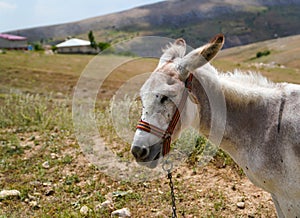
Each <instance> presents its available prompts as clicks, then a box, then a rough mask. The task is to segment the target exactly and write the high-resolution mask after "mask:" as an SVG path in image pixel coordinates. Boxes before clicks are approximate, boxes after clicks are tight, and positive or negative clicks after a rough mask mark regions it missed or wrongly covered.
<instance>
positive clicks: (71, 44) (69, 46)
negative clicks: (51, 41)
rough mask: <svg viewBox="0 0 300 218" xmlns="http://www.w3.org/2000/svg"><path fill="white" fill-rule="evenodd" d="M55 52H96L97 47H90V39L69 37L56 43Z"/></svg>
mask: <svg viewBox="0 0 300 218" xmlns="http://www.w3.org/2000/svg"><path fill="white" fill-rule="evenodd" d="M56 48H57V52H58V53H60V54H97V53H98V52H99V50H98V49H94V48H92V47H91V43H90V41H86V40H82V39H76V38H73V39H69V40H67V41H65V42H62V43H59V44H57V45H56Z"/></svg>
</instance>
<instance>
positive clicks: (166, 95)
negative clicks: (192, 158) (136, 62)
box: [131, 35, 224, 168]
mask: <svg viewBox="0 0 300 218" xmlns="http://www.w3.org/2000/svg"><path fill="white" fill-rule="evenodd" d="M223 43H224V36H223V35H217V36H215V37H214V38H213V39H212V40H211V41H210V42H209V43H208V44H206V45H204V46H202V47H200V48H198V49H195V50H193V51H192V52H190V53H188V54H187V55H185V52H186V44H185V41H184V40H183V39H178V40H176V41H175V42H174V43H173V44H171V45H170V46H169V47H167V49H166V50H164V53H163V55H162V56H161V58H160V60H159V63H158V66H157V68H156V69H155V70H154V72H153V73H152V74H151V76H150V77H149V79H148V80H147V81H146V82H145V84H144V85H143V86H142V88H141V91H140V96H141V100H142V104H143V111H142V117H141V122H140V124H139V126H138V128H137V130H136V133H135V136H134V140H133V143H132V146H131V152H132V154H133V155H134V157H135V159H136V161H137V162H138V163H139V164H142V165H145V166H147V167H149V168H154V167H156V166H157V164H158V162H159V159H160V158H161V157H163V156H164V155H165V154H166V153H168V152H169V147H168V146H169V144H170V141H171V137H172V140H174V139H176V138H178V136H179V135H180V132H181V129H182V125H181V124H182V122H181V121H182V120H184V119H185V117H184V116H185V114H184V111H186V110H187V107H186V106H185V100H186V99H184V98H185V97H184V96H185V95H187V94H184V93H185V92H186V93H187V91H186V85H185V84H186V80H187V78H188V77H189V75H190V73H191V72H193V71H194V70H196V69H197V68H199V67H201V66H203V65H204V64H206V63H207V62H209V61H210V60H211V59H212V58H213V57H215V55H216V54H217V53H218V51H219V50H220V49H221V48H222V46H223ZM189 95H192V94H191V93H189ZM190 97H192V99H194V100H196V97H195V96H190ZM180 105H183V108H181V109H178V108H179V107H180ZM181 107H182V106H181ZM176 113H180V116H181V119H178V123H177V122H175V125H174V119H176V118H174V117H176ZM174 114H175V116H174ZM177 118H178V117H177ZM172 125H173V126H174V127H173V128H170V126H172ZM170 129H172V130H171V131H170ZM151 133H152V134H151ZM166 141H169V144H168V142H166ZM165 146H167V147H168V148H167V149H166V148H165Z"/></svg>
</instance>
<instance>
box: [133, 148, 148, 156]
mask: <svg viewBox="0 0 300 218" xmlns="http://www.w3.org/2000/svg"><path fill="white" fill-rule="evenodd" d="M131 153H132V154H133V156H134V157H135V158H137V159H143V158H145V157H147V156H148V154H149V150H148V149H147V148H146V147H144V146H133V147H132V148H131Z"/></svg>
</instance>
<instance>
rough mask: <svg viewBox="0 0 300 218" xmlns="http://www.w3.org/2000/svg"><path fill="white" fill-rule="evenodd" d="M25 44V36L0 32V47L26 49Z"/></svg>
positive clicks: (26, 44)
mask: <svg viewBox="0 0 300 218" xmlns="http://www.w3.org/2000/svg"><path fill="white" fill-rule="evenodd" d="M27 46H28V43H27V38H26V37H22V36H15V35H10V34H4V33H0V49H8V50H10V49H20V50H26V49H27Z"/></svg>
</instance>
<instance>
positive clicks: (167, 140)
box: [136, 73, 193, 156]
mask: <svg viewBox="0 0 300 218" xmlns="http://www.w3.org/2000/svg"><path fill="white" fill-rule="evenodd" d="M192 81H193V74H192V73H190V75H189V77H188V78H187V79H186V81H185V87H186V88H185V89H184V90H183V94H182V97H181V100H180V102H179V105H178V107H177V108H176V111H175V113H174V115H173V117H172V120H171V122H170V124H169V126H168V128H167V130H162V129H160V128H158V127H156V126H154V125H152V124H150V123H147V122H145V121H143V120H140V122H139V123H138V125H137V127H136V128H137V129H140V130H143V131H145V132H148V133H151V134H153V135H155V136H157V137H159V138H162V139H163V141H164V142H163V156H165V155H166V154H168V153H169V152H170V148H171V141H172V139H171V137H172V134H173V132H174V129H175V127H176V125H177V123H178V121H179V118H180V113H181V112H182V111H183V108H184V105H185V103H186V100H187V98H188V95H189V92H191V90H192Z"/></svg>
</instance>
